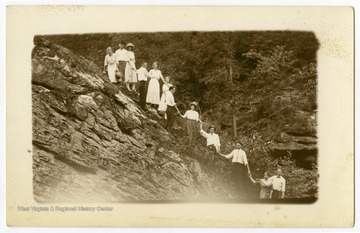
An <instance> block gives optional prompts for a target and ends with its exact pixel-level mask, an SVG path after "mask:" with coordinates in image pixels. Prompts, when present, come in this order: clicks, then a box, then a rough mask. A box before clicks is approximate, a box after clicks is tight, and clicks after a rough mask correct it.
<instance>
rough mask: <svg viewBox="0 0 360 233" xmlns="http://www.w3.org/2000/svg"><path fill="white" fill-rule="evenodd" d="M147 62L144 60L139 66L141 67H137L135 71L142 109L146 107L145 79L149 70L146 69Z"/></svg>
mask: <svg viewBox="0 0 360 233" xmlns="http://www.w3.org/2000/svg"><path fill="white" fill-rule="evenodd" d="M146 68H147V63H146V62H144V63H143V64H142V66H141V68H139V69H138V70H137V71H136V73H137V78H138V81H139V82H138V89H139V93H140V101H139V104H140V107H141V108H142V109H144V110H145V109H146V91H147V85H146V83H147V79H148V77H149V72H148V71H147V69H146Z"/></svg>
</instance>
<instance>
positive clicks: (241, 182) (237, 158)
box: [219, 142, 250, 198]
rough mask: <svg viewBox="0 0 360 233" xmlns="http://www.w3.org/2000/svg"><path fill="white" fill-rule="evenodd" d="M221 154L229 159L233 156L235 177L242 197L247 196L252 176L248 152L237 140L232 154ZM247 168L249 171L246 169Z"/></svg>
mask: <svg viewBox="0 0 360 233" xmlns="http://www.w3.org/2000/svg"><path fill="white" fill-rule="evenodd" d="M219 154H220V155H221V156H224V157H225V158H227V159H230V158H232V174H233V179H234V182H235V184H236V186H237V188H238V190H239V192H240V194H241V197H242V198H245V197H246V196H247V190H248V189H247V186H248V185H247V183H249V182H248V181H249V180H248V177H249V176H250V168H249V163H248V160H247V157H246V153H245V151H243V150H242V149H241V143H240V142H237V143H236V149H234V150H233V151H232V152H231V153H230V154H228V155H224V154H221V153H219ZM246 168H247V172H246V170H245V169H246Z"/></svg>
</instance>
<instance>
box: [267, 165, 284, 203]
mask: <svg viewBox="0 0 360 233" xmlns="http://www.w3.org/2000/svg"><path fill="white" fill-rule="evenodd" d="M270 180H271V183H272V191H271V198H273V199H282V198H284V196H285V183H286V181H285V179H284V177H282V171H281V169H280V168H278V169H277V171H276V175H275V176H272V177H271V178H270Z"/></svg>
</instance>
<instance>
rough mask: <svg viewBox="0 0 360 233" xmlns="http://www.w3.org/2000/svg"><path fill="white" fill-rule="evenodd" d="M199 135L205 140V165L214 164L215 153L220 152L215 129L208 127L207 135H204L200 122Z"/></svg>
mask: <svg viewBox="0 0 360 233" xmlns="http://www.w3.org/2000/svg"><path fill="white" fill-rule="evenodd" d="M200 135H201V136H203V137H204V138H206V147H207V155H206V159H207V163H208V164H211V163H213V162H214V159H215V155H216V153H219V152H220V139H219V135H217V134H216V133H215V127H214V126H210V127H209V133H206V132H205V131H204V130H203V127H202V122H201V121H200Z"/></svg>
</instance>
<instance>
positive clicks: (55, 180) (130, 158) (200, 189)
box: [31, 31, 319, 203]
mask: <svg viewBox="0 0 360 233" xmlns="http://www.w3.org/2000/svg"><path fill="white" fill-rule="evenodd" d="M318 47H319V42H318V40H317V38H316V36H315V34H314V33H313V32H297V31H249V32H241V31H238V32H232V31H224V32H201V31H193V32H161V33H160V32H158V33H122V34H121V33H116V34H75V35H37V36H35V37H34V49H33V51H32V57H31V62H32V80H31V84H32V86H31V88H32V122H33V125H32V130H33V131H32V132H33V138H32V142H33V186H34V189H33V190H34V198H35V200H36V201H38V202H54V201H55V202H71V201H90V202H91V201H105V202H106V201H108V202H124V201H130V202H136V201H208V202H223V201H239V202H248V201H249V202H259V201H268V200H271V201H278V200H281V201H285V202H286V201H289V202H293V201H295V202H297V201H299V200H298V199H300V200H301V201H302V202H310V203H312V202H314V201H315V200H316V198H317V196H318V171H317V151H318V150H317V120H316V119H317V118H316V115H317V98H316V97H317V65H316V63H317V60H316V59H317V58H316V53H317V50H318Z"/></svg>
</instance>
